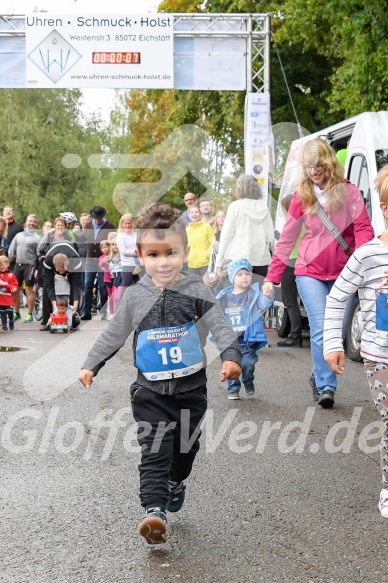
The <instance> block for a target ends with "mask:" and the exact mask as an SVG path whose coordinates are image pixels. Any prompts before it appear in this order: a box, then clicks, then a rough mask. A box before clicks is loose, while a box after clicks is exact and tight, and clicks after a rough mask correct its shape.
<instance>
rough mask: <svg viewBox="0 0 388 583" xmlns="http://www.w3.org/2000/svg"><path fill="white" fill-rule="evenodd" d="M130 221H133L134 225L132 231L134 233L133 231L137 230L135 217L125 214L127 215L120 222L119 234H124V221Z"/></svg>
mask: <svg viewBox="0 0 388 583" xmlns="http://www.w3.org/2000/svg"><path fill="white" fill-rule="evenodd" d="M129 219H130V220H131V221H132V225H133V226H132V229H131V231H132V232H133V229H134V228H135V221H134V219H133V216H132V215H131V213H125V215H123V216H122V217H121V219H120V220H119V226H118V228H117V232H118V233H123V232H124V229H123V223H124V221H128V220H129Z"/></svg>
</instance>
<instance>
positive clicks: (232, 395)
mask: <svg viewBox="0 0 388 583" xmlns="http://www.w3.org/2000/svg"><path fill="white" fill-rule="evenodd" d="M228 399H230V400H231V401H239V400H240V395H239V394H238V393H237V392H236V393H228Z"/></svg>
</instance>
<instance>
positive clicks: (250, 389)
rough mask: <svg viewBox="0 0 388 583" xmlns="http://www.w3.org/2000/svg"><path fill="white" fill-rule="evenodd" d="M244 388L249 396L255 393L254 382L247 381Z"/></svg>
mask: <svg viewBox="0 0 388 583" xmlns="http://www.w3.org/2000/svg"><path fill="white" fill-rule="evenodd" d="M244 389H245V394H246V395H247V397H253V395H254V394H255V385H254V384H253V383H247V384H246V385H244Z"/></svg>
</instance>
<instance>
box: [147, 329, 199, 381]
mask: <svg viewBox="0 0 388 583" xmlns="http://www.w3.org/2000/svg"><path fill="white" fill-rule="evenodd" d="M136 365H137V368H138V369H139V370H140V371H141V372H142V373H143V375H144V376H145V377H146V379H148V380H150V381H161V380H169V379H174V378H178V377H184V376H188V375H191V374H194V373H195V372H197V371H199V370H201V368H202V366H203V354H202V350H201V344H200V339H199V336H198V332H197V329H196V327H195V324H194V322H189V323H188V324H182V326H170V327H167V328H153V329H152V330H144V331H143V332H140V334H139V336H138V339H137V346H136Z"/></svg>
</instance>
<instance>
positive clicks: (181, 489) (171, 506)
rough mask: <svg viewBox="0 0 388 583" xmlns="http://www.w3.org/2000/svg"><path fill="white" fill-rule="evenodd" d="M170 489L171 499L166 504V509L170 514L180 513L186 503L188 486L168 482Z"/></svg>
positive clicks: (182, 483)
mask: <svg viewBox="0 0 388 583" xmlns="http://www.w3.org/2000/svg"><path fill="white" fill-rule="evenodd" d="M168 489H169V491H170V497H169V499H168V502H167V504H166V509H167V510H168V511H169V512H178V511H179V510H180V509H181V508H182V506H183V502H184V501H185V495H186V486H185V483H184V482H173V481H172V480H169V481H168Z"/></svg>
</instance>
